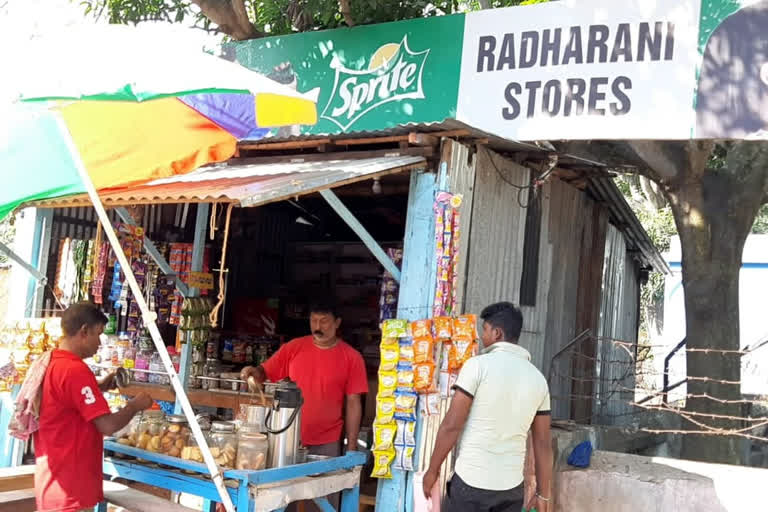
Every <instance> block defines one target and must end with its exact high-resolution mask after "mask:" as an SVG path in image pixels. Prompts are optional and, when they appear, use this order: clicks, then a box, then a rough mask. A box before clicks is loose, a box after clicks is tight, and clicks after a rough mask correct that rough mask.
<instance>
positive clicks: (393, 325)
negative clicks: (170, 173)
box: [381, 318, 408, 338]
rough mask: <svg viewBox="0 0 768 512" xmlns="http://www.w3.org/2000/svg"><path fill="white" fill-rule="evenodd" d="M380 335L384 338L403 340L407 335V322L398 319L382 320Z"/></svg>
mask: <svg viewBox="0 0 768 512" xmlns="http://www.w3.org/2000/svg"><path fill="white" fill-rule="evenodd" d="M381 334H382V336H383V337H384V338H404V337H405V336H407V335H408V321H407V320H402V319H398V318H392V319H390V320H384V322H383V323H382V324H381Z"/></svg>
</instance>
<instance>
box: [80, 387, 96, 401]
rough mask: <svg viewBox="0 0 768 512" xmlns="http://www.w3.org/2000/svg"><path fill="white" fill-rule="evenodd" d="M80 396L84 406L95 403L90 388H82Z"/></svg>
mask: <svg viewBox="0 0 768 512" xmlns="http://www.w3.org/2000/svg"><path fill="white" fill-rule="evenodd" d="M80 394H81V395H83V396H84V397H85V405H91V404H95V403H96V397H95V396H93V390H91V387H90V386H83V389H81V390H80Z"/></svg>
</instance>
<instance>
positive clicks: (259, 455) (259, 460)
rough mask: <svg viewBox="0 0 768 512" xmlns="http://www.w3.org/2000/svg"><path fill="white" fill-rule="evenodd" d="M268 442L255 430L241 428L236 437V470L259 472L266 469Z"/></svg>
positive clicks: (264, 436)
mask: <svg viewBox="0 0 768 512" xmlns="http://www.w3.org/2000/svg"><path fill="white" fill-rule="evenodd" d="M268 451H269V442H268V441H267V436H266V435H264V434H262V433H261V432H259V431H258V429H255V428H241V429H240V432H239V433H238V435H237V464H236V465H235V467H236V469H249V470H259V469H264V468H266V467H267V452H268Z"/></svg>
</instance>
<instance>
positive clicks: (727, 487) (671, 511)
mask: <svg viewBox="0 0 768 512" xmlns="http://www.w3.org/2000/svg"><path fill="white" fill-rule="evenodd" d="M556 479H557V486H556V487H557V490H556V508H555V510H556V511H557V512H597V511H602V510H605V511H610V512H743V511H745V510H763V509H764V507H765V487H766V485H768V484H767V483H768V470H765V469H756V468H748V467H742V466H726V465H720V464H705V463H701V462H692V461H686V460H676V459H666V458H660V457H642V456H639V455H628V454H624V453H614V452H604V451H596V452H594V454H593V456H592V464H591V466H590V467H589V468H588V469H580V470H577V469H573V470H563V471H559V472H558V474H557V477H556Z"/></svg>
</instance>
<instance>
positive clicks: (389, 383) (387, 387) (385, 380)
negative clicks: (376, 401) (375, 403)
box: [378, 370, 397, 398]
mask: <svg viewBox="0 0 768 512" xmlns="http://www.w3.org/2000/svg"><path fill="white" fill-rule="evenodd" d="M396 388H397V372H396V371H394V370H390V371H379V393H378V396H379V397H381V398H386V397H393V396H395V389H396Z"/></svg>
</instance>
